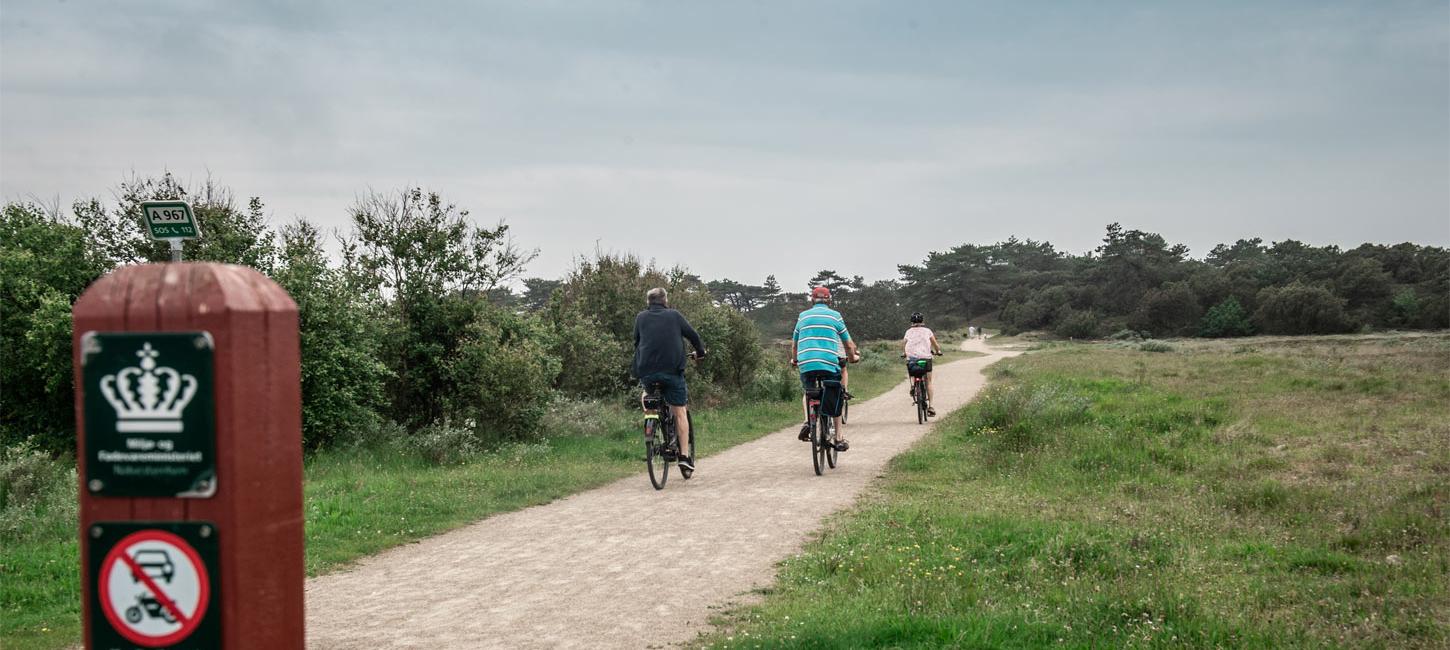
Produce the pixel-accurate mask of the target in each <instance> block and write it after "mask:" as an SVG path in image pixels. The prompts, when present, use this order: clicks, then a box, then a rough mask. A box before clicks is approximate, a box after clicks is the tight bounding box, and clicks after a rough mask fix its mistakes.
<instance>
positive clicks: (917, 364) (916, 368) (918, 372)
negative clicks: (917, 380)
mask: <svg viewBox="0 0 1450 650" xmlns="http://www.w3.org/2000/svg"><path fill="white" fill-rule="evenodd" d="M927 363H928V361H927V360H926V359H912V360H911V361H908V362H906V372H907V373H908V374H910V375H911V376H912V377H925V376H926V368H927Z"/></svg>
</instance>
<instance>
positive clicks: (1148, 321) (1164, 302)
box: [1129, 282, 1203, 336]
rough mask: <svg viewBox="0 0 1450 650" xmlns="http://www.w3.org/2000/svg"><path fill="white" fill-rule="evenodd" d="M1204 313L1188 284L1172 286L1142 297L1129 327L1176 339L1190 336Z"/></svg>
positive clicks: (1181, 283) (1155, 290)
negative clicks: (1190, 332) (1189, 332)
mask: <svg viewBox="0 0 1450 650" xmlns="http://www.w3.org/2000/svg"><path fill="white" fill-rule="evenodd" d="M1202 313H1203V310H1202V308H1200V307H1199V306H1198V296H1197V295H1195V294H1194V293H1193V289H1191V288H1189V286H1188V283H1187V282H1169V283H1167V284H1164V285H1163V286H1162V287H1159V288H1156V289H1149V290H1148V292H1147V293H1146V294H1143V299H1142V300H1141V301H1139V303H1138V309H1137V310H1136V311H1135V312H1134V313H1133V316H1132V318H1131V319H1130V320H1129V324H1130V325H1131V326H1132V327H1133V328H1135V329H1139V330H1148V331H1152V332H1156V333H1158V334H1160V335H1164V336H1176V335H1181V334H1185V333H1187V332H1188V331H1189V330H1190V329H1191V328H1192V327H1193V325H1194V324H1195V323H1197V322H1198V318H1199V316H1200V315H1201V314H1202Z"/></svg>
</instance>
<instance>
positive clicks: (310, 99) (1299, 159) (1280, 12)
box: [0, 0, 1450, 288]
mask: <svg viewBox="0 0 1450 650" xmlns="http://www.w3.org/2000/svg"><path fill="white" fill-rule="evenodd" d="M415 4H416V5H419V6H413V5H415ZM162 170H171V171H172V172H174V173H176V174H177V175H178V176H180V177H182V178H184V179H193V180H201V179H202V178H204V177H205V176H206V175H207V174H208V173H210V174H212V175H213V176H214V177H216V178H217V179H218V180H220V181H221V182H223V183H224V184H227V185H229V186H231V187H232V188H233V189H234V190H235V191H236V192H237V193H238V194H241V195H247V196H251V195H257V196H261V197H262V198H263V200H264V201H266V202H267V204H268V206H269V209H270V210H271V213H272V218H273V220H274V221H276V222H283V221H287V220H291V219H293V218H295V217H298V216H302V217H306V218H308V219H310V220H312V221H314V222H318V223H321V224H324V225H327V226H341V225H343V224H344V223H345V221H346V211H347V207H348V206H349V205H350V204H351V203H352V202H353V201H354V200H355V199H356V197H357V196H358V195H359V194H360V193H363V192H367V191H368V190H369V189H370V188H371V189H374V190H389V189H394V188H399V187H403V186H407V185H421V186H424V187H426V188H431V189H435V190H438V191H440V192H441V193H443V194H444V195H445V196H446V197H448V198H450V199H451V200H453V201H454V202H456V203H458V204H459V205H461V206H463V207H466V208H467V209H469V210H470V211H471V213H472V216H473V218H475V219H477V220H479V221H480V222H481V223H492V222H494V221H497V220H499V219H503V220H506V221H507V222H508V223H509V224H511V225H512V226H513V228H514V231H515V233H516V235H517V237H518V240H519V242H520V243H522V244H524V245H525V246H528V247H538V248H539V249H540V250H541V255H540V257H539V258H538V260H537V261H536V262H535V263H534V265H533V266H532V267H531V269H530V272H531V274H534V275H543V276H554V275H558V274H559V273H561V272H563V271H564V270H565V269H566V268H567V267H568V266H569V264H570V263H571V260H572V259H573V258H574V257H575V256H576V255H579V254H587V253H590V252H592V251H593V250H595V248H596V247H598V248H601V249H604V250H615V251H620V250H630V251H635V252H638V253H640V254H641V255H643V256H645V257H647V258H654V259H656V260H658V261H659V262H660V263H662V264H666V265H669V264H674V263H683V264H686V265H688V266H689V267H690V268H691V269H692V270H694V271H696V272H698V273H700V274H702V275H704V276H706V277H731V278H735V279H739V280H743V281H751V282H759V281H761V280H762V279H763V278H764V276H765V275H766V274H767V273H775V274H777V275H778V276H779V277H780V279H781V281H782V283H783V284H785V285H786V286H787V287H788V288H789V287H791V286H793V285H798V284H803V283H804V281H805V280H806V278H808V277H809V276H810V275H811V272H812V271H814V270H816V269H820V268H823V267H825V268H835V269H837V270H838V271H842V272H844V273H848V274H862V275H865V276H866V277H868V278H873V279H874V278H887V277H893V276H894V275H895V267H896V265H897V264H900V263H905V262H913V261H917V260H920V259H921V258H922V257H924V256H925V254H926V252H927V251H929V250H933V249H936V250H942V249H946V248H949V247H951V246H954V245H957V244H960V243H964V242H979V243H988V242H992V241H997V240H1000V239H1003V238H1006V237H1007V236H1009V235H1017V236H1019V237H1030V238H1035V239H1046V240H1049V241H1052V242H1053V243H1055V244H1057V245H1058V246H1059V247H1060V248H1065V249H1067V250H1070V251H1074V252H1082V251H1086V250H1090V249H1091V248H1092V247H1093V246H1094V245H1095V244H1096V242H1097V240H1098V239H1100V238H1101V236H1102V232H1103V226H1104V225H1105V224H1107V223H1109V222H1112V221H1120V222H1122V223H1124V224H1125V225H1127V226H1128V227H1131V228H1140V229H1145V230H1152V231H1157V232H1160V233H1162V234H1163V235H1164V236H1166V237H1167V238H1168V239H1169V240H1170V241H1174V242H1182V243H1185V244H1188V245H1189V246H1190V247H1191V248H1192V249H1193V253H1194V254H1195V255H1196V256H1201V255H1203V254H1204V253H1205V252H1207V250H1208V249H1209V248H1210V247H1212V246H1213V245H1214V244H1215V243H1218V242H1222V241H1232V240H1234V239H1237V238H1239V237H1249V236H1259V237H1263V238H1265V239H1267V240H1279V239H1286V238H1295V239H1301V240H1305V241H1309V242H1313V243H1319V244H1329V243H1335V244H1341V245H1356V244H1358V243H1360V242H1364V241H1372V242H1385V243H1391V242H1400V241H1414V242H1418V243H1425V244H1435V245H1441V246H1443V245H1450V3H1447V2H1445V1H1444V0H1432V1H1427V2H1353V3H1328V2H1318V1H1315V2H1302V3H1288V2H1285V3H1278V2H1242V3H1230V2H1214V3H1163V2H1139V3H1123V2H1076V3H1048V2H1041V3H1024V2H1002V3H968V2H955V1H946V2H891V1H886V2H879V3H876V2H848V1H833V2H824V1H823V2H760V3H744V2H738V3H737V2H730V3H723V2H712V3H688V4H687V3H676V2H669V3H665V2H659V3H653V2H624V1H618V2H616V1H603V0H601V1H580V2H527V3H525V2H519V3H511V4H485V3H478V2H471V1H459V2H438V3H431V2H421V3H403V2H359V1H352V2H332V3H321V2H319V3H294V2H247V3H244V2H217V3H204V2H174V3H168V2H110V1H105V2H103V1H89V0H69V1H68V2H56V1H54V0H50V1H43V2H42V1H37V0H5V1H4V3H3V6H0V197H3V198H4V199H7V200H14V199H24V198H28V197H39V198H42V199H45V200H47V201H49V200H53V199H55V198H59V199H60V200H61V202H62V203H69V202H70V201H72V200H74V199H76V198H80V197H85V196H95V195H99V196H102V197H109V196H110V192H111V189H112V188H114V187H115V186H116V184H117V183H118V182H119V181H120V180H122V179H123V178H125V177H127V176H129V175H130V174H131V173H132V172H133V171H134V172H135V173H137V174H141V175H154V174H158V173H160V172H161V171H162Z"/></svg>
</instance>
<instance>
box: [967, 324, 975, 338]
mask: <svg viewBox="0 0 1450 650" xmlns="http://www.w3.org/2000/svg"><path fill="white" fill-rule="evenodd" d="M967 338H969V339H974V338H977V326H976V325H968V326H967Z"/></svg>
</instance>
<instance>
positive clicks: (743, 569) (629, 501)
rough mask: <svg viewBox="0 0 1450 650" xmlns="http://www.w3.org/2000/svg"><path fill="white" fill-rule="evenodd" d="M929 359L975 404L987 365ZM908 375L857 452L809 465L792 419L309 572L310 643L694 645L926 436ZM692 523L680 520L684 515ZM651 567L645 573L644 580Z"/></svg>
mask: <svg viewBox="0 0 1450 650" xmlns="http://www.w3.org/2000/svg"><path fill="white" fill-rule="evenodd" d="M962 349H964V350H973V351H979V352H983V353H985V354H987V356H985V357H976V358H971V359H963V360H960V361H954V362H952V363H946V364H941V365H938V366H937V368H936V373H935V374H936V382H937V386H938V388H937V399H936V402H937V403H936V408H937V411H938V412H939V413H941V414H942V415H946V413H947V412H948V411H951V410H953V409H956V408H958V407H960V406H962V405H963V404H965V403H967V402H968V401H969V400H971V398H972V397H973V396H975V395H976V393H977V391H978V390H980V389H981V387H982V385H983V384H984V383H985V381H986V379H985V377H984V375H983V374H982V369H983V368H985V367H986V366H988V365H990V364H992V363H994V362H996V361H997V360H999V359H1001V358H1004V357H1007V356H1012V355H1015V354H1017V353H1016V352H1012V351H1006V350H998V349H989V348H987V347H986V346H985V345H983V343H982V342H981V341H976V340H972V341H967V342H965V343H964V344H963V345H962ZM928 430H929V427H925V426H919V425H917V424H916V415H915V413H914V411H913V410H912V406H911V398H910V397H909V396H908V395H907V386H906V384H905V383H904V382H903V383H902V384H901V385H900V386H898V387H896V388H893V389H891V390H890V391H888V392H887V393H886V394H885V395H882V396H880V397H877V398H875V399H872V400H868V401H865V402H862V403H859V404H855V405H853V406H852V407H851V423H850V425H849V426H848V427H847V430H846V433H847V435H848V437H849V438H850V440H851V451H849V452H846V453H843V454H841V465H840V466H839V467H838V468H837V469H835V470H832V471H828V472H827V473H826V475H825V476H822V477H817V476H815V475H814V473H813V472H812V471H811V466H810V452H809V450H808V449H807V446H806V445H805V443H802V442H799V441H797V440H796V437H795V433H796V427H792V428H790V429H788V430H782V431H778V432H776V433H773V434H769V435H767V436H765V437H763V438H760V439H758V440H755V441H752V442H748V443H745V444H742V445H738V446H736V447H733V448H731V449H728V450H726V451H723V452H720V453H717V454H715V455H712V456H709V457H707V458H704V459H702V461H701V463H700V472H699V474H698V475H696V477H695V478H694V479H692V480H690V481H681V480H679V474H678V472H676V473H675V475H674V476H672V477H671V478H670V482H669V485H668V486H667V487H666V488H665V490H664V491H663V492H656V491H655V490H654V489H653V488H651V487H650V485H649V480H648V479H647V478H646V477H645V476H644V467H643V463H641V466H640V473H639V474H638V475H635V476H630V477H628V478H625V479H621V480H619V481H616V482H614V483H611V484H609V485H605V486H603V487H600V488H597V489H594V490H591V491H588V492H583V493H580V494H576V495H574V496H571V497H568V498H565V499H560V500H558V501H555V502H552V503H548V504H545V505H541V506H535V507H532V508H527V509H524V510H519V511H516V512H511V513H506V514H501V515H496V516H493V517H490V518H488V519H484V520H482V521H480V522H478V523H475V524H471V525H469V526H466V527H463V528H460V529H457V530H453V531H450V532H448V533H444V534H441V535H438V536H435V537H430V538H428V539H425V540H423V541H421V542H418V543H416V544H408V545H404V546H400V547H397V548H394V549H392V550H389V551H385V552H383V553H379V554H377V555H374V556H371V557H368V558H366V559H364V560H362V561H361V562H359V563H358V564H357V565H355V566H354V567H352V568H350V569H348V570H345V571H341V572H338V573H333V574H329V575H324V576H320V577H317V578H313V579H310V580H308V581H307V592H306V597H307V642H308V646H309V647H311V648H320V649H333V648H349V649H350V648H531V647H539V648H643V647H661V646H664V645H669V644H676V643H682V642H687V641H689V640H691V639H693V638H695V636H696V634H697V633H699V632H700V631H702V630H705V629H707V628H708V625H709V623H708V617H709V616H710V615H711V614H712V613H713V612H714V611H716V610H718V608H719V607H721V606H722V605H725V604H727V603H730V602H732V601H735V600H738V599H739V598H741V597H742V596H743V595H745V594H747V593H748V592H750V591H751V590H752V589H756V588H759V587H764V586H767V585H769V584H771V582H772V581H773V580H774V577H775V566H776V563H777V562H779V561H780V560H782V559H785V558H786V557H787V556H789V555H791V554H792V553H796V552H798V551H799V550H800V548H801V546H802V545H803V544H804V543H805V542H806V541H807V539H808V537H809V535H810V533H811V532H812V531H815V530H816V529H818V528H819V527H820V525H821V520H822V519H824V518H825V517H826V516H827V515H828V514H830V513H832V512H834V511H837V510H841V509H843V508H845V507H847V506H849V505H850V504H851V503H852V502H853V501H854V500H855V498H856V496H857V495H858V494H860V492H861V491H862V490H863V489H865V488H866V487H867V485H868V484H869V483H870V482H871V480H872V479H875V478H877V477H878V476H879V475H880V474H881V472H882V469H883V468H884V466H885V464H886V462H887V461H888V460H890V459H891V457H893V456H895V455H896V454H899V453H901V452H902V451H904V450H906V449H907V448H908V447H910V446H911V445H912V443H914V442H916V441H917V440H919V439H920V438H921V437H922V436H923V435H925V434H926V432H927V431H928ZM686 521H688V522H691V524H690V525H688V526H682V525H681V524H680V522H686ZM643 576H649V579H644V578H643Z"/></svg>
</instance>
